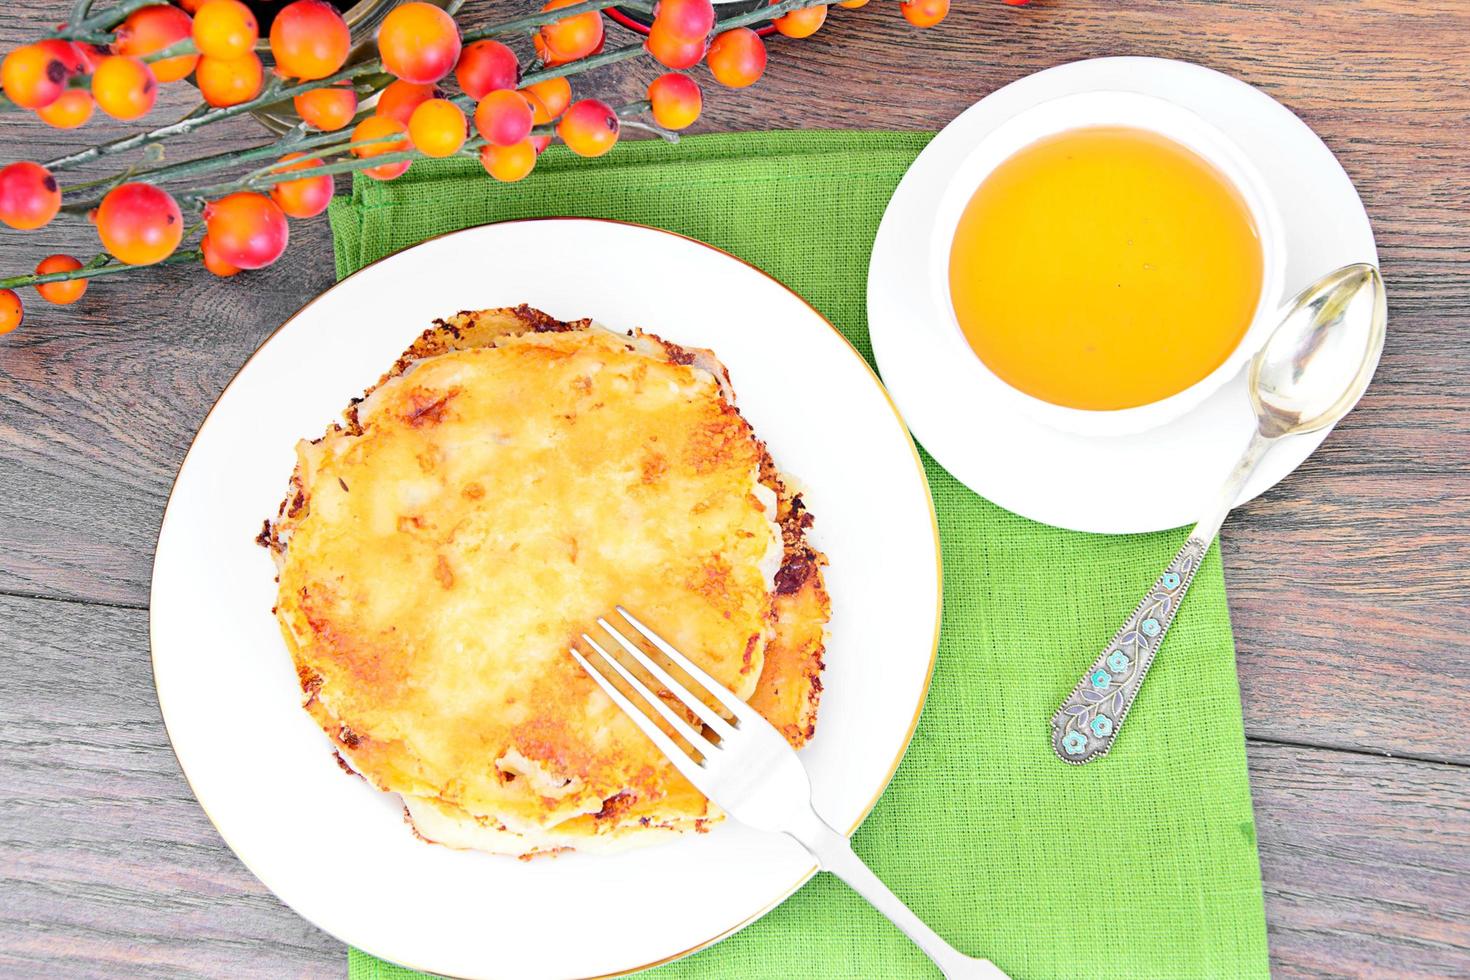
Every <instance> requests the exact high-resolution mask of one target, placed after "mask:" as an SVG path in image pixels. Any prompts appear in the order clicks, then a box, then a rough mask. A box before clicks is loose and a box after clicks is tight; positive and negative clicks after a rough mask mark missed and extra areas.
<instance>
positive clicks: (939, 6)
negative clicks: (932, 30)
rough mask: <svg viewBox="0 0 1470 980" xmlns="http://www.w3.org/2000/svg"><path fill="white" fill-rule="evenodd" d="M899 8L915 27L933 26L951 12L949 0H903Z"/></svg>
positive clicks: (904, 17)
mask: <svg viewBox="0 0 1470 980" xmlns="http://www.w3.org/2000/svg"><path fill="white" fill-rule="evenodd" d="M899 9H900V10H902V11H903V19H904V20H906V21H908V22H909V23H910V24H913V25H914V26H915V27H933V26H934V25H935V24H937V23H939V22H940V21H941V20H944V18H945V15H946V14H948V13H949V0H903V3H902V4H900V5H899Z"/></svg>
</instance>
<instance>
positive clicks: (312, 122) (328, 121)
mask: <svg viewBox="0 0 1470 980" xmlns="http://www.w3.org/2000/svg"><path fill="white" fill-rule="evenodd" d="M291 104H292V105H294V106H295V107H296V115H298V116H300V117H301V118H302V119H303V120H305V121H306V124H307V125H309V126H315V127H316V128H317V129H320V130H321V131H322V132H324V133H332V132H336V131H337V130H339V129H341V128H342V127H343V126H346V125H347V124H348V123H350V122H352V117H353V116H355V115H357V93H356V92H354V91H353V90H352V83H351V82H346V83H344V84H342V85H333V86H329V87H327V88H314V89H312V90H311V91H310V92H302V93H301V94H300V95H298V96H296V97H295V98H294V99H292V100H291Z"/></svg>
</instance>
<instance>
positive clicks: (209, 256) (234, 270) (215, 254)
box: [199, 235, 240, 279]
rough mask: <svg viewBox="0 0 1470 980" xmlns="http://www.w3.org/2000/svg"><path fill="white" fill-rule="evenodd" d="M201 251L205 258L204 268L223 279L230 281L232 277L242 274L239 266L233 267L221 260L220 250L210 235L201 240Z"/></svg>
mask: <svg viewBox="0 0 1470 980" xmlns="http://www.w3.org/2000/svg"><path fill="white" fill-rule="evenodd" d="M199 251H200V252H201V253H203V256H204V268H206V269H208V270H209V271H210V272H212V273H214V274H215V275H217V276H219V277H220V278H221V279H228V278H229V277H230V276H235V275H239V274H240V267H239V266H238V265H231V264H230V263H228V262H226V261H225V260H224V259H222V258H220V254H219V250H218V249H217V248H215V247H214V242H213V241H212V240H211V239H210V237H209V236H208V235H205V236H204V237H203V238H201V239H200V240H199Z"/></svg>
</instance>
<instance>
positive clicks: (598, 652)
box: [571, 606, 750, 775]
mask: <svg viewBox="0 0 1470 980" xmlns="http://www.w3.org/2000/svg"><path fill="white" fill-rule="evenodd" d="M616 610H617V613H618V617H619V619H620V620H621V621H622V622H624V623H626V624H627V625H626V627H624V629H627V628H631V630H632V631H633V632H635V633H636V634H637V635H638V636H641V637H643V639H644V640H646V641H647V642H648V643H649V644H650V645H651V646H652V647H653V648H654V649H656V650H658V651H659V652H660V653H661V654H663V655H664V656H665V657H667V658H668V660H669V662H670V663H672V664H673V665H674V666H675V667H676V668H678V669H679V670H680V671H682V672H683V673H684V674H685V676H687V677H688V678H690V680H692V681H693V682H694V683H695V684H697V685H698V686H699V687H701V688H703V689H704V690H705V691H706V692H708V694H709V698H710V699H711V700H713V701H715V702H717V703H718V704H719V705H720V706H721V707H723V708H724V709H725V711H726V712H727V713H728V714H729V716H731V717H733V718H734V719H735V720H734V721H733V722H731V721H727V720H726V717H725V715H724V714H722V713H721V712H719V711H717V710H716V709H715V708H713V707H711V706H710V704H709V703H707V701H706V700H705V699H703V698H700V697H698V696H697V695H695V694H694V693H693V692H692V691H690V689H689V687H688V686H686V685H685V684H684V683H683V682H681V681H680V680H678V679H677V678H676V677H675V676H674V674H673V673H672V672H671V671H669V670H668V669H666V668H665V667H664V666H663V665H662V664H661V663H659V662H658V661H657V660H656V659H654V658H653V657H652V656H650V655H649V654H648V653H646V652H645V651H644V650H643V649H642V648H641V647H640V646H639V645H638V643H636V642H635V641H634V640H631V639H629V638H628V637H627V636H626V635H625V634H624V630H623V629H619V628H618V627H617V626H615V625H614V624H613V622H611V621H610V620H609V619H608V618H607V617H602V618H599V619H598V620H597V625H598V626H599V627H601V628H602V630H603V632H605V633H606V634H607V636H608V637H609V638H610V639H611V640H612V641H613V643H614V644H616V645H617V646H618V647H621V648H622V650H623V652H624V653H626V654H627V656H628V657H629V658H630V659H631V660H632V661H633V662H634V663H635V664H637V665H638V666H639V667H641V668H642V669H643V670H644V671H646V672H647V673H648V675H649V676H651V677H652V678H653V679H654V680H656V681H657V682H658V683H659V684H661V685H662V686H663V691H661V692H660V691H655V690H654V689H653V688H651V687H650V686H649V685H648V684H647V683H645V681H644V680H643V679H642V678H640V677H639V676H638V675H637V674H636V673H635V672H634V671H632V670H629V669H628V668H627V667H626V666H624V665H623V664H622V662H621V661H620V659H619V658H618V657H617V656H614V655H613V654H612V653H609V652H608V650H607V649H605V648H604V647H603V646H602V644H600V643H598V642H597V640H596V639H594V638H593V637H592V636H591V635H589V634H587V633H583V634H582V642H583V643H585V644H586V645H587V647H588V648H589V649H590V650H591V651H592V654H591V657H592V659H594V660H597V661H599V664H598V668H601V667H602V666H603V665H604V664H605V665H606V666H607V667H610V668H611V669H612V670H613V672H615V673H616V674H617V676H618V677H620V678H622V680H623V682H624V683H625V684H627V685H628V687H629V688H631V689H632V690H633V691H635V692H636V693H637V694H638V696H639V697H640V698H641V699H642V700H643V701H644V702H646V703H647V704H648V705H649V706H651V707H652V708H653V710H654V711H656V712H657V713H658V715H659V717H661V718H662V719H663V720H664V722H666V723H667V725H668V726H669V728H670V729H672V730H673V731H674V732H676V733H677V734H678V736H679V737H680V738H682V739H683V740H684V742H685V743H687V745H688V746H689V747H690V748H692V749H693V751H694V753H695V754H696V755H697V758H696V757H691V755H690V752H689V750H688V749H686V748H684V747H683V746H680V745H679V743H678V742H677V741H676V740H675V739H674V738H672V737H671V736H670V735H669V734H668V733H667V732H666V731H665V730H664V729H663V728H662V727H661V726H660V725H659V724H658V723H657V722H655V721H654V720H653V719H652V718H650V717H649V715H648V712H647V710H646V709H643V708H640V707H638V706H637V705H636V704H635V703H634V701H633V700H632V699H631V698H629V697H628V696H627V695H626V694H624V693H623V691H622V690H620V689H619V687H618V686H617V685H616V684H614V683H613V681H612V679H611V678H610V677H608V676H607V671H606V670H605V669H597V668H594V667H593V665H592V664H591V663H590V662H589V660H588V657H587V656H584V655H583V654H582V652H581V651H580V650H578V649H577V648H576V647H575V646H574V647H572V648H571V654H572V656H573V657H575V658H576V660H577V662H578V663H579V664H581V665H582V668H583V669H584V670H586V671H587V673H588V674H590V675H591V676H592V679H593V680H595V681H596V682H597V684H598V685H599V686H600V687H601V688H602V689H603V690H604V691H605V692H607V695H608V697H610V698H612V699H613V701H614V703H616V704H617V705H618V707H620V708H622V709H623V711H624V712H626V713H627V714H628V716H629V717H630V718H631V719H632V720H633V722H634V723H635V724H636V725H637V726H638V727H639V728H640V729H641V730H642V731H643V732H644V734H646V735H647V736H648V737H649V738H651V739H652V740H653V741H654V743H655V744H657V745H658V747H659V748H660V749H662V750H663V752H664V754H665V755H667V756H668V757H669V759H670V760H671V761H672V762H673V763H674V764H675V765H676V766H678V767H679V769H680V770H681V771H684V770H685V767H686V766H693V767H703V766H704V764H705V760H706V758H707V757H708V756H709V755H710V754H711V753H713V752H718V751H719V748H720V744H719V743H720V740H722V739H724V738H727V737H729V736H730V735H732V734H733V733H734V731H735V729H737V728H738V727H739V726H740V718H741V716H742V715H743V714H744V713H745V712H747V711H749V710H750V709H749V708H747V707H746V705H745V703H744V702H743V701H741V700H740V699H739V698H737V697H736V696H735V695H734V694H733V693H731V692H730V691H729V690H728V689H726V688H725V687H724V686H723V685H721V684H720V683H719V682H718V681H716V680H715V679H714V678H713V677H711V676H710V675H709V674H707V673H706V672H705V671H704V670H702V669H701V668H700V667H699V666H698V665H697V664H695V663H694V662H693V661H692V660H690V659H689V658H688V657H686V656H684V655H683V654H682V653H680V652H679V651H678V650H676V649H674V647H673V646H672V645H671V644H670V643H669V642H668V641H667V640H665V639H663V637H661V636H659V635H658V634H656V633H654V632H653V631H652V630H651V629H649V628H648V627H647V626H645V625H644V624H643V623H641V622H640V621H639V620H638V619H637V618H635V617H634V616H633V614H632V613H630V612H628V611H627V610H626V609H624V608H623V607H622V606H617V607H616ZM661 695H663V696H661ZM665 696H666V697H668V698H670V699H672V700H673V701H674V702H675V703H677V704H678V705H679V707H681V708H683V709H684V711H685V712H687V713H688V717H691V718H693V719H695V720H697V722H698V723H699V724H700V725H702V726H703V730H700V729H699V728H696V727H695V726H694V725H692V724H690V722H689V721H688V720H687V719H686V716H685V715H683V714H681V713H680V712H678V711H676V710H675V709H674V708H673V707H671V706H670V705H669V703H668V701H667V700H665ZM711 733H713V735H714V736H716V738H711V737H710V734H711ZM685 774H686V775H688V772H687V771H686V772H685Z"/></svg>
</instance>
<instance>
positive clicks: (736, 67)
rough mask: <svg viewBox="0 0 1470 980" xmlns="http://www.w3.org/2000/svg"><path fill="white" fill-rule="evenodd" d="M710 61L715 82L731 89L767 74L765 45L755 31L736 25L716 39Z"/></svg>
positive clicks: (740, 86)
mask: <svg viewBox="0 0 1470 980" xmlns="http://www.w3.org/2000/svg"><path fill="white" fill-rule="evenodd" d="M707 60H708V62H709V70H710V73H711V74H713V75H714V76H715V81H717V82H719V83H720V84H721V85H726V86H729V87H730V88H745V86H747V85H754V84H755V83H756V82H757V81H759V80H760V77H761V75H763V74H765V71H766V45H765V42H764V41H762V40H761V39H760V36H759V35H758V34H756V32H755V31H753V30H751V29H750V28H748V27H737V28H735V29H734V30H733V31H726V32H725V33H723V34H721V35H720V36H719V37H717V38H715V40H714V43H712V44H711V45H710V46H709V55H708V59H707Z"/></svg>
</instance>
